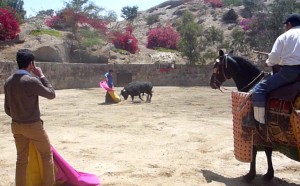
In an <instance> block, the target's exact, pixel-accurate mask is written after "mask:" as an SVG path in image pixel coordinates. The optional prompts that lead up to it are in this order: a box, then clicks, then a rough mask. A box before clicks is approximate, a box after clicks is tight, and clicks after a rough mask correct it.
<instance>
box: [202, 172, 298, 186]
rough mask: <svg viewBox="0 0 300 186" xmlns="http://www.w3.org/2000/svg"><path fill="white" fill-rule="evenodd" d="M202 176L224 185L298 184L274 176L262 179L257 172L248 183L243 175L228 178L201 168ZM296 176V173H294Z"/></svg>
mask: <svg viewBox="0 0 300 186" xmlns="http://www.w3.org/2000/svg"><path fill="white" fill-rule="evenodd" d="M201 172H202V174H203V176H204V177H205V179H206V181H207V183H210V182H212V181H215V182H221V183H223V184H225V185H226V186H237V185H238V186H250V185H251V186H266V185H268V186H300V185H298V184H294V183H289V182H287V181H285V180H282V179H280V178H277V177H274V179H273V180H271V181H268V182H267V181H264V180H263V175H260V174H258V175H257V176H256V177H255V179H254V180H253V181H252V182H250V183H245V182H244V181H243V176H240V177H237V178H228V177H226V176H223V175H220V174H218V173H214V172H212V171H210V170H201ZM295 176H296V175H295Z"/></svg>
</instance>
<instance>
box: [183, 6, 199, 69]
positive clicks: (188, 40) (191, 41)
mask: <svg viewBox="0 0 300 186" xmlns="http://www.w3.org/2000/svg"><path fill="white" fill-rule="evenodd" d="M194 20H195V18H194V16H193V14H191V13H190V12H185V13H184V14H183V16H182V18H181V22H180V23H179V25H178V27H177V30H178V32H179V33H180V36H181V39H180V42H179V48H180V52H181V53H182V55H183V56H186V57H188V59H189V63H190V64H191V65H195V64H196V62H197V61H198V60H199V58H200V48H199V46H200V41H199V38H198V37H199V36H200V35H201V34H202V29H201V27H200V26H199V25H198V24H197V23H195V22H194Z"/></svg>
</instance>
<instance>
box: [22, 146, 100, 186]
mask: <svg viewBox="0 0 300 186" xmlns="http://www.w3.org/2000/svg"><path fill="white" fill-rule="evenodd" d="M51 149H52V152H53V161H54V169H55V180H56V182H55V183H56V185H65V186H100V180H99V178H98V177H97V176H96V175H94V174H90V173H83V172H78V171H76V170H75V169H74V168H73V167H72V166H71V165H70V164H69V163H68V162H66V161H65V160H64V159H63V158H62V157H61V156H60V155H59V154H58V152H57V151H56V150H55V148H54V147H53V146H51ZM26 177H27V179H26V186H36V185H42V180H43V163H42V159H41V156H40V154H39V152H38V151H37V149H36V148H35V146H34V145H33V144H32V143H30V144H29V161H28V166H27V174H26Z"/></svg>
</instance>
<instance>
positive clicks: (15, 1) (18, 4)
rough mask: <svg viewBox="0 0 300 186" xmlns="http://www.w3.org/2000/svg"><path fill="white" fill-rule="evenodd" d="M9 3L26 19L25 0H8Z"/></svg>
mask: <svg viewBox="0 0 300 186" xmlns="http://www.w3.org/2000/svg"><path fill="white" fill-rule="evenodd" d="M7 5H8V6H9V7H11V8H13V9H14V10H15V11H16V12H17V13H18V15H19V16H20V17H21V18H22V19H24V17H25V14H26V11H25V10H24V8H23V5H24V2H23V1H22V0H7Z"/></svg>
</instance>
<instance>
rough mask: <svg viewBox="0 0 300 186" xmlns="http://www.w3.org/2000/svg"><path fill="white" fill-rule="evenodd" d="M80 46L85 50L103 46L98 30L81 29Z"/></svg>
mask: <svg viewBox="0 0 300 186" xmlns="http://www.w3.org/2000/svg"><path fill="white" fill-rule="evenodd" d="M80 44H81V47H83V48H88V47H92V46H95V45H101V44H102V40H101V39H100V36H99V32H97V31H96V30H88V29H81V30H80Z"/></svg>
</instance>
